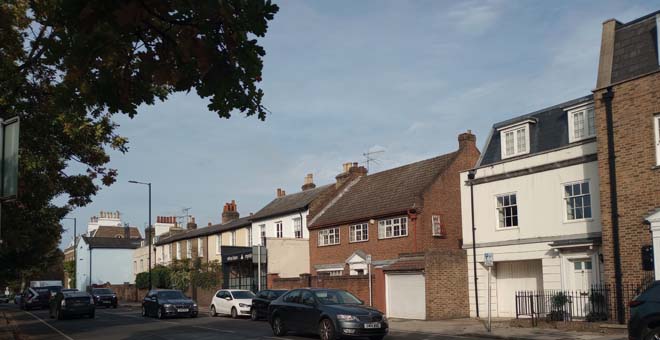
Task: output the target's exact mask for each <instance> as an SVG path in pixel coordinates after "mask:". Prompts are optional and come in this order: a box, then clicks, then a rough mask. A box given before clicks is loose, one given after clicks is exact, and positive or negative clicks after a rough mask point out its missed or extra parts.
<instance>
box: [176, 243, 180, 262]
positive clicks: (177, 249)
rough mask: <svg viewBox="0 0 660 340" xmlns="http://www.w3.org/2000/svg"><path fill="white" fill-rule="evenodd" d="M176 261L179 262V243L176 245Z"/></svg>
mask: <svg viewBox="0 0 660 340" xmlns="http://www.w3.org/2000/svg"><path fill="white" fill-rule="evenodd" d="M176 259H177V260H181V242H177V243H176Z"/></svg>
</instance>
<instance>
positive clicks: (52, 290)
mask: <svg viewBox="0 0 660 340" xmlns="http://www.w3.org/2000/svg"><path fill="white" fill-rule="evenodd" d="M61 290H62V287H60V286H48V287H28V288H27V289H25V291H23V294H21V299H20V306H21V309H24V310H28V309H33V308H49V304H50V299H51V297H53V296H55V294H57V293H59V292H60V291H61Z"/></svg>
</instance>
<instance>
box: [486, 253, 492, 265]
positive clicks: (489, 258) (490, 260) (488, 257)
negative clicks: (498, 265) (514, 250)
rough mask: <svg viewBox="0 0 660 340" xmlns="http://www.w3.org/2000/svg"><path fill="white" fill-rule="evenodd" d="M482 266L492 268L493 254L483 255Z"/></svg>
mask: <svg viewBox="0 0 660 340" xmlns="http://www.w3.org/2000/svg"><path fill="white" fill-rule="evenodd" d="M484 266H486V267H492V266H493V253H484Z"/></svg>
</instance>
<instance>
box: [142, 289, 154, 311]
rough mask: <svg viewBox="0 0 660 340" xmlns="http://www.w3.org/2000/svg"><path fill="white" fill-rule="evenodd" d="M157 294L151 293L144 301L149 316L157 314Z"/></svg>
mask: <svg viewBox="0 0 660 340" xmlns="http://www.w3.org/2000/svg"><path fill="white" fill-rule="evenodd" d="M156 300H157V299H156V292H154V291H150V292H149V294H147V296H146V297H145V299H144V306H145V309H146V312H147V315H155V314H156V305H157V303H156Z"/></svg>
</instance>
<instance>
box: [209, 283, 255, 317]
mask: <svg viewBox="0 0 660 340" xmlns="http://www.w3.org/2000/svg"><path fill="white" fill-rule="evenodd" d="M253 298H254V294H253V293H252V292H251V291H249V290H241V289H221V290H219V291H217V292H216V293H215V296H213V299H212V300H211V306H210V307H209V314H210V315H211V316H217V315H218V314H224V315H231V317H232V318H234V319H235V318H237V317H239V316H241V315H244V316H249V315H250V307H251V306H252V299H253Z"/></svg>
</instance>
